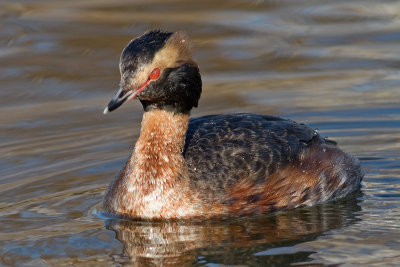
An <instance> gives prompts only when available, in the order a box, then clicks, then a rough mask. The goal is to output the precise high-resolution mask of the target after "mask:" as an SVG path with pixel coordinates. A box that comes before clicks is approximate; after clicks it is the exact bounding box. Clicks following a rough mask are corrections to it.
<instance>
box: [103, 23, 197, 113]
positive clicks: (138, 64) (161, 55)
mask: <svg viewBox="0 0 400 267" xmlns="http://www.w3.org/2000/svg"><path fill="white" fill-rule="evenodd" d="M119 69H120V73H121V81H120V89H119V90H118V92H117V94H116V95H115V97H114V98H113V99H112V100H111V101H110V103H108V105H107V107H106V108H105V110H104V114H106V113H108V112H111V111H113V110H115V109H117V108H118V107H119V106H121V105H122V104H123V103H124V102H127V101H130V100H132V99H135V98H137V99H139V100H140V102H141V103H142V105H143V108H144V110H145V111H149V110H152V109H165V110H169V111H173V112H176V113H189V112H190V110H191V109H192V107H197V103H198V100H199V98H200V95H201V90H202V84H201V77H200V72H199V68H198V66H197V64H196V63H195V61H194V60H193V58H192V51H191V45H190V42H189V40H188V39H187V37H186V36H185V34H183V33H181V32H174V33H172V32H163V31H160V30H151V31H148V32H146V33H144V34H143V35H141V36H139V37H138V38H136V39H133V40H132V41H131V42H129V44H128V45H127V46H126V47H125V48H124V50H123V51H122V55H121V58H120V62H119Z"/></svg>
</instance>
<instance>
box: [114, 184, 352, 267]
mask: <svg viewBox="0 0 400 267" xmlns="http://www.w3.org/2000/svg"><path fill="white" fill-rule="evenodd" d="M356 195H360V193H359V192H357V193H355V194H354V195H353V196H351V197H348V198H346V199H345V200H342V201H339V202H336V203H334V204H327V205H321V206H316V207H311V208H306V209H297V210H292V211H289V212H279V213H275V214H272V215H266V216H259V217H253V218H243V219H239V220H233V221H203V222H193V221H190V222H185V221H175V222H174V221H171V222H135V221H127V220H112V219H109V220H107V228H108V229H111V230H113V231H115V233H116V238H117V239H118V240H119V241H120V242H122V243H123V245H124V248H123V253H122V254H120V255H118V256H115V257H114V260H116V261H117V262H119V263H123V264H124V265H126V266H187V265H191V264H202V263H206V262H219V263H221V264H225V265H232V264H233V265H235V264H236V265H237V264H244V265H252V266H254V265H262V266H265V265H269V264H276V263H278V262H279V264H281V265H282V264H283V265H289V264H290V263H292V262H293V258H291V257H286V258H285V257H282V256H281V255H282V254H287V253H289V254H297V253H298V255H297V258H296V260H297V261H299V260H300V259H302V260H303V261H306V260H307V259H308V256H309V255H310V254H311V253H312V251H311V250H310V251H307V250H300V249H299V250H298V251H297V250H296V249H295V248H294V249H293V246H295V245H296V244H299V243H302V242H305V241H311V240H314V239H316V238H317V237H318V236H320V235H321V234H323V233H324V232H326V231H329V230H333V229H338V228H341V227H345V226H348V225H350V224H352V223H354V222H356V221H357V219H356V217H355V216H354V213H355V212H357V211H360V206H359V205H357V201H356V200H355V198H356ZM277 260H278V261H277Z"/></svg>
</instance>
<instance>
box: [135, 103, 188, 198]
mask: <svg viewBox="0 0 400 267" xmlns="http://www.w3.org/2000/svg"><path fill="white" fill-rule="evenodd" d="M188 123H189V115H188V114H181V113H179V114H176V113H173V112H168V111H164V110H157V109H155V110H151V111H148V112H145V113H144V115H143V120H142V128H141V132H140V137H139V139H138V141H137V142H136V145H135V148H134V152H133V155H132V158H131V160H130V162H129V163H130V165H131V168H132V175H131V178H132V179H136V180H140V181H141V183H145V184H143V186H145V187H146V188H147V189H149V190H151V189H150V188H151V187H152V185H155V184H158V185H159V184H163V182H165V183H169V182H172V181H173V180H174V179H175V178H177V177H179V175H181V174H182V172H183V171H184V159H183V156H182V151H183V148H184V145H185V136H186V131H187V128H188ZM136 182H138V181H136Z"/></svg>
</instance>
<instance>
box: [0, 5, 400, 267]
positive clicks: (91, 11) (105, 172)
mask: <svg viewBox="0 0 400 267" xmlns="http://www.w3.org/2000/svg"><path fill="white" fill-rule="evenodd" d="M399 10H400V3H399V2H397V1H388V0H387V1H365V0H363V1H337V0H335V1H334V0H331V1H316V0H315V1H312V0H297V1H244V0H243V1H239V0H233V1H217V2H216V1H208V0H203V1H180V0H175V1H173V0H168V1H161V0H160V1H122V0H118V1H93V0H80V1H39V0H31V1H22V0H15V1H1V2H0V22H1V23H0V89H1V90H0V114H1V116H0V265H6V266H9V265H10V266H12V265H15V266H48V265H52V266H61V265H67V266H71V265H78V266H109V265H129V266H131V265H132V266H139V265H149V264H155V265H166V266H167V265H172V266H180V265H192V264H196V265H204V264H205V265H207V266H216V265H217V264H221V265H222V266H224V265H231V266H258V265H270V266H273V265H276V266H282V265H290V264H296V265H307V266H310V265H313V264H314V265H317V264H325V265H328V264H342V265H344V266H354V265H356V266H357V265H358V266H361V265H362V266H364V265H377V266H382V265H384V266H389V265H392V266H398V264H399V263H400V252H399V251H400V250H399V248H400V242H399V240H400V222H399V218H400V189H399V185H400V106H399V103H400V80H399V77H400V76H399V70H400V48H399V47H400V17H399V15H398V14H399ZM152 28H163V29H167V30H184V31H186V32H187V33H188V34H189V35H190V37H191V38H192V40H193V43H194V45H195V48H196V51H195V57H196V59H197V61H198V63H199V64H200V68H201V71H202V74H203V83H204V88H203V96H202V99H201V101H200V103H199V108H198V109H196V110H194V111H193V113H192V114H193V116H200V115H206V114H215V113H228V112H257V113H263V114H272V115H279V116H282V117H288V118H291V119H294V120H296V121H301V122H304V123H307V124H310V125H311V126H313V127H315V128H317V129H318V130H319V131H320V132H321V133H322V134H323V135H324V136H329V137H330V138H332V139H335V140H337V141H338V142H339V143H340V145H341V146H342V148H343V149H344V150H346V151H348V152H350V153H352V154H353V155H355V156H356V157H358V158H360V159H361V161H362V164H363V165H364V166H365V168H366V170H367V175H366V177H365V179H364V181H363V188H362V190H361V191H360V192H356V193H355V194H354V195H352V196H349V197H348V198H346V199H344V200H341V201H338V202H336V203H329V204H325V205H320V206H316V207H311V208H304V209H296V210H292V211H287V212H279V213H274V214H269V215H268V214H267V215H264V216H259V217H252V218H242V219H239V220H234V221H229V222H215V221H210V222H203V223H199V222H170V223H139V222H129V221H115V220H112V219H110V218H107V217H104V216H102V214H101V201H102V195H103V192H104V190H105V188H106V187H107V185H108V183H109V182H110V180H111V179H112V177H113V176H114V175H115V174H116V173H117V172H118V170H119V169H120V168H121V167H122V165H123V163H124V161H125V160H126V159H127V157H128V156H129V154H130V152H131V149H132V147H133V144H134V142H135V140H136V138H137V137H138V133H139V127H140V120H141V116H142V111H141V106H140V104H139V103H138V102H131V103H129V104H128V105H126V106H125V105H124V106H123V107H122V108H121V109H119V110H118V111H117V112H115V113H114V112H113V113H111V114H110V115H108V116H104V115H102V110H103V108H104V106H105V104H106V103H107V102H108V100H109V99H110V98H111V97H112V96H113V94H114V93H115V91H116V89H117V86H118V82H119V72H118V59H119V55H120V53H121V50H122V48H123V47H124V46H125V45H126V43H127V42H128V41H129V40H130V39H132V38H134V37H136V36H138V35H140V34H142V33H143V32H144V31H145V30H147V29H152Z"/></svg>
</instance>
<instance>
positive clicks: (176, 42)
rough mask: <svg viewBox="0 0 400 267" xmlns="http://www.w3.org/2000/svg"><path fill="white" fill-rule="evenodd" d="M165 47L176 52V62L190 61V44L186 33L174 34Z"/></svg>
mask: <svg viewBox="0 0 400 267" xmlns="http://www.w3.org/2000/svg"><path fill="white" fill-rule="evenodd" d="M166 46H169V47H173V48H175V49H176V50H177V51H178V58H177V62H187V61H190V60H191V59H192V44H191V42H190V41H189V39H188V37H187V35H186V33H184V32H174V33H173V34H172V35H171V37H169V39H168V40H167V43H166Z"/></svg>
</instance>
